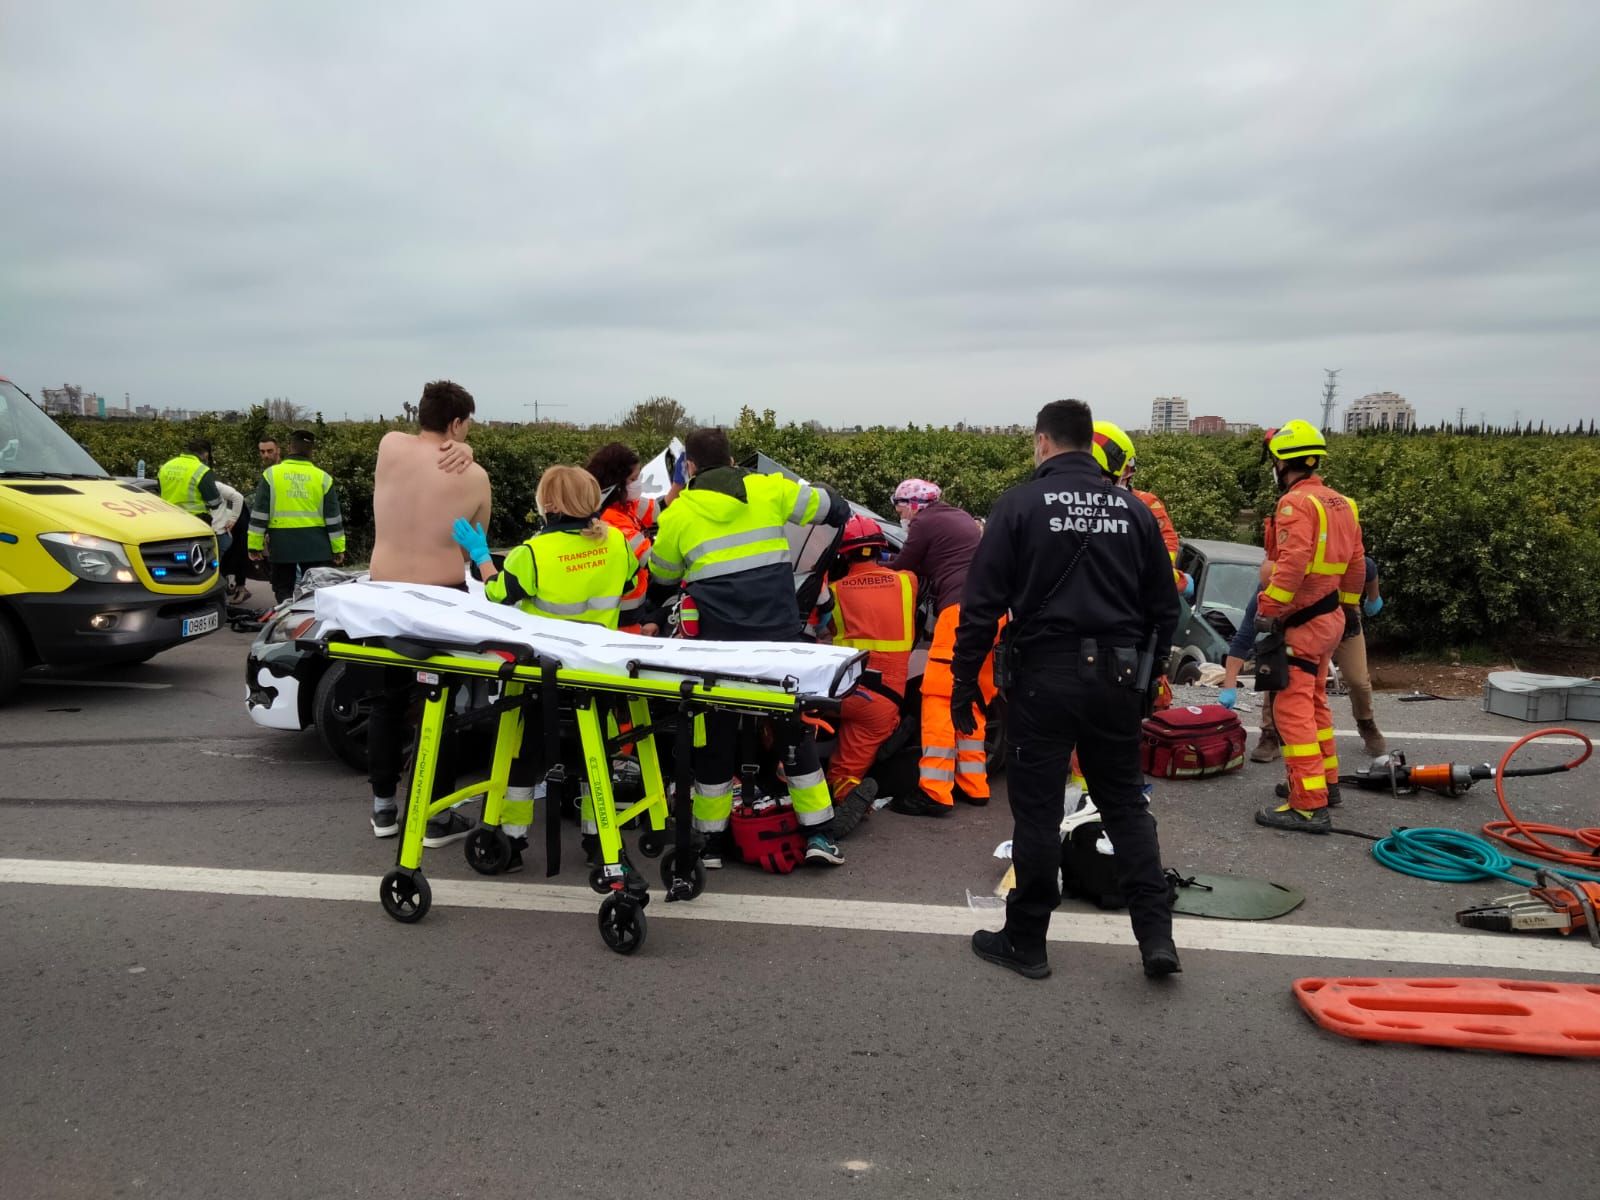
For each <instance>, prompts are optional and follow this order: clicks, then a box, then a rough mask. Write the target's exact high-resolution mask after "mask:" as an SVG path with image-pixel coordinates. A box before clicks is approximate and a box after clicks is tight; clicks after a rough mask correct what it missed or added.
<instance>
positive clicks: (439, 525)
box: [372, 430, 489, 587]
mask: <svg viewBox="0 0 1600 1200" xmlns="http://www.w3.org/2000/svg"><path fill="white" fill-rule="evenodd" d="M442 440H443V439H442V436H441V435H433V436H431V437H430V435H428V434H426V433H424V434H421V435H418V434H411V433H401V432H399V431H398V430H396V431H393V432H390V433H386V434H384V435H383V441H381V442H380V443H378V466H377V469H376V471H374V473H373V481H372V518H373V524H374V526H375V533H374V538H373V545H372V578H373V579H377V580H382V581H386V582H390V583H434V584H441V585H443V586H446V587H455V586H459V585H460V583H461V581H462V580H463V579H464V578H465V576H466V569H465V564H466V559H465V557H464V556H463V554H462V551H461V547H460V546H458V545H456V543H455V540H454V539H453V538H452V537H451V536H450V527H451V526H452V525H453V524H455V519H456V518H457V517H466V518H467V519H468V520H469V521H473V522H475V523H481V524H482V525H483V526H484V527H485V528H487V527H488V523H489V475H488V473H487V472H486V471H485V470H484V469H483V468H482V467H480V466H479V465H478V464H477V463H473V464H472V465H471V466H469V467H468V468H467V469H466V471H465V472H463V473H461V474H455V473H452V472H450V471H441V470H440V469H439V455H440V445H441V443H442Z"/></svg>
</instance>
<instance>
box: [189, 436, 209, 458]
mask: <svg viewBox="0 0 1600 1200" xmlns="http://www.w3.org/2000/svg"><path fill="white" fill-rule="evenodd" d="M183 448H184V449H185V450H187V451H188V452H189V453H190V454H210V453H211V439H210V438H202V437H197V438H190V439H189V440H188V441H187V442H185V443H184V446H183Z"/></svg>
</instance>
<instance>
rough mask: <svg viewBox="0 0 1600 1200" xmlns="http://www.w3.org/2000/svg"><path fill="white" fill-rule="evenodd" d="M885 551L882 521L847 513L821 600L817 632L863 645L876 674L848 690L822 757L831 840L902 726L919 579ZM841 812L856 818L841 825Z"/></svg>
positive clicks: (869, 793) (857, 809)
mask: <svg viewBox="0 0 1600 1200" xmlns="http://www.w3.org/2000/svg"><path fill="white" fill-rule="evenodd" d="M888 549H889V539H888V538H886V537H885V536H884V534H883V527H882V526H881V525H879V524H878V523H877V522H876V521H874V520H873V519H872V518H871V517H864V516H861V515H859V514H857V515H855V516H852V517H851V518H850V520H849V521H848V522H847V523H846V524H845V527H844V537H843V539H842V540H841V541H840V543H839V558H838V561H837V563H836V565H835V567H834V568H833V569H832V570H831V571H830V572H829V581H828V592H827V596H826V597H825V598H824V599H823V600H822V601H821V602H820V604H819V607H820V608H821V610H822V612H823V630H824V631H825V632H826V631H827V630H828V629H830V628H831V630H832V633H833V644H834V645H836V646H850V647H852V648H853V649H856V650H866V651H868V652H869V653H868V658H867V669H868V670H869V671H875V672H877V676H878V677H877V679H873V680H869V681H867V682H864V683H862V684H860V685H858V686H857V687H856V689H855V690H854V691H852V692H851V693H850V694H849V695H848V696H846V697H845V699H844V705H843V708H842V711H841V712H840V723H839V742H838V745H837V746H836V747H835V749H834V752H833V759H832V761H830V762H829V763H828V786H829V787H830V788H831V789H832V792H833V810H834V822H833V836H834V837H836V838H842V837H844V836H845V835H846V834H848V833H849V832H850V831H851V830H852V829H854V828H855V826H856V823H857V822H858V821H859V820H860V819H861V817H863V816H865V815H866V813H867V812H868V806H867V805H861V804H856V805H848V804H844V803H843V800H844V798H845V797H846V796H848V795H849V794H850V793H851V792H859V793H861V794H862V795H864V796H865V797H866V799H867V800H868V801H869V802H870V801H871V800H872V799H874V798H875V797H876V796H877V794H878V786H877V784H876V783H875V782H874V781H873V780H870V779H866V778H865V776H866V774H867V771H868V770H869V769H871V767H872V764H873V762H874V760H875V759H876V758H877V754H878V747H879V746H882V745H883V743H884V742H886V741H888V740H889V735H890V734H892V733H894V731H895V729H896V727H898V726H899V724H900V706H901V705H902V704H903V703H904V702H905V693H906V676H907V675H908V673H909V672H910V668H911V648H912V646H914V645H915V644H916V640H917V577H916V576H915V575H913V574H911V573H910V572H909V571H891V570H890V569H889V568H888V567H885V566H883V565H882V563H881V562H880V560H881V559H882V558H883V555H884V552H885V551H887V550H888ZM847 815H849V816H853V817H855V820H851V821H849V822H848V824H847V823H846V817H847Z"/></svg>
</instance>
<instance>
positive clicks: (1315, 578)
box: [1256, 475, 1367, 617]
mask: <svg viewBox="0 0 1600 1200" xmlns="http://www.w3.org/2000/svg"><path fill="white" fill-rule="evenodd" d="M1269 529H1270V530H1271V545H1270V546H1269V547H1268V549H1267V554H1268V557H1269V558H1271V559H1272V578H1271V579H1270V580H1268V581H1267V586H1266V588H1265V589H1264V590H1263V591H1262V593H1261V597H1260V599H1259V600H1258V601H1257V605H1256V609H1257V612H1258V613H1260V614H1261V615H1262V616H1266V617H1281V616H1285V615H1287V614H1289V613H1293V612H1298V611H1299V610H1300V609H1302V608H1305V607H1306V606H1307V605H1310V604H1315V603H1316V602H1317V601H1319V600H1322V599H1323V598H1324V597H1326V596H1327V595H1328V593H1329V592H1332V591H1337V592H1338V593H1339V602H1340V603H1341V604H1359V603H1361V588H1362V585H1363V583H1364V581H1365V579H1366V574H1367V565H1366V554H1367V552H1366V548H1365V546H1364V545H1363V544H1362V540H1361V519H1360V514H1359V513H1358V512H1357V510H1356V506H1355V503H1354V502H1353V501H1351V500H1350V499H1348V498H1347V497H1345V496H1342V495H1340V494H1339V493H1338V492H1336V491H1334V490H1333V489H1332V488H1330V487H1329V486H1328V485H1327V484H1325V483H1323V482H1322V478H1321V476H1318V475H1311V476H1308V477H1307V478H1305V479H1302V480H1300V481H1299V482H1298V483H1296V484H1295V485H1294V486H1293V487H1291V488H1290V489H1289V490H1288V491H1286V492H1285V493H1284V494H1283V496H1282V497H1281V498H1279V500H1278V507H1277V508H1276V509H1275V510H1274V511H1273V514H1272V523H1271V525H1270V526H1269Z"/></svg>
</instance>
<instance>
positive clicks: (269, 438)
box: [256, 433, 278, 446]
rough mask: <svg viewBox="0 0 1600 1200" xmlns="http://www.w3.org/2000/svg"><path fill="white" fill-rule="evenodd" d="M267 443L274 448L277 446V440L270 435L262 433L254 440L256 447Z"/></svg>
mask: <svg viewBox="0 0 1600 1200" xmlns="http://www.w3.org/2000/svg"><path fill="white" fill-rule="evenodd" d="M267 442H271V443H272V444H273V445H274V446H276V445H277V444H278V439H277V438H276V437H274V436H273V435H272V434H270V433H263V434H262V435H261V436H260V437H258V438H257V439H256V445H258V446H262V445H265V444H266V443H267Z"/></svg>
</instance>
